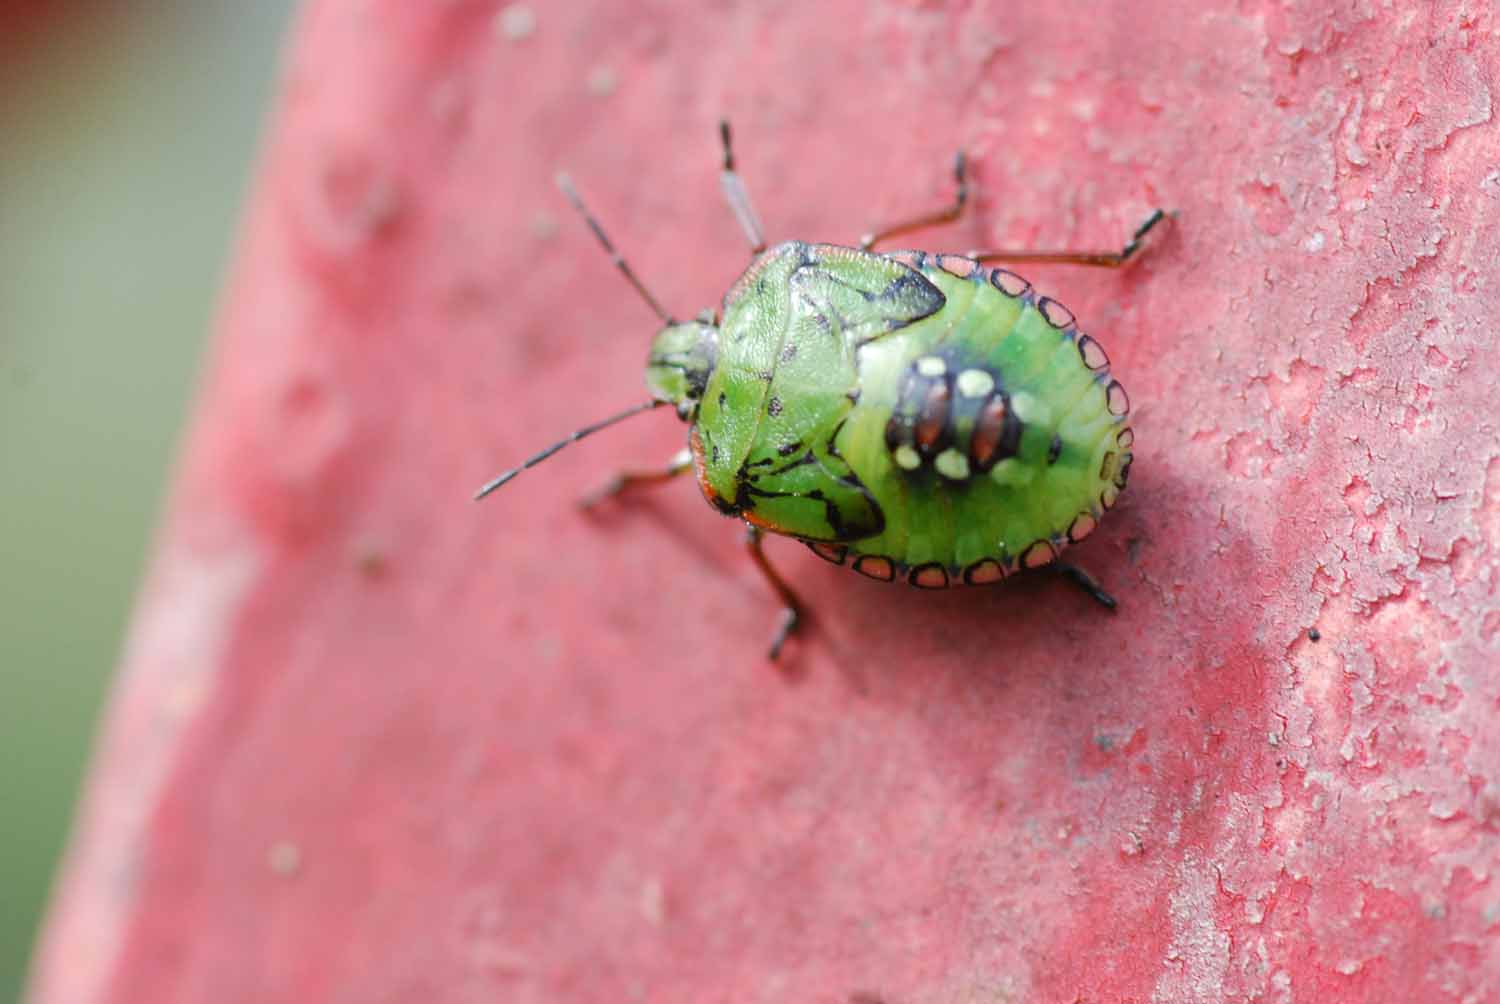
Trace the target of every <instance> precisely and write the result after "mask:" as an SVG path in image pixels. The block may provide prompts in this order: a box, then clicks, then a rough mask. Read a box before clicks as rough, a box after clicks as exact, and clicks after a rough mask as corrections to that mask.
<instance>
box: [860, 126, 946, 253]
mask: <svg viewBox="0 0 1500 1004" xmlns="http://www.w3.org/2000/svg"><path fill="white" fill-rule="evenodd" d="M953 180H954V181H956V182H958V193H957V194H956V195H955V196H954V198H953V205H951V206H947V207H945V208H943V209H939V210H938V211H937V212H933V213H927V214H925V215H923V216H918V217H916V218H914V219H910V220H902V221H901V222H900V223H892V224H889V225H887V226H884V227H881V228H879V229H878V230H872V231H870V232H869V233H867V234H865V235H864V236H863V237H861V238H860V239H859V246H860V249H861V250H863V251H869V250H870V249H871V248H873V247H874V246H875V245H876V244H878V243H880V242H881V241H883V240H887V239H889V238H891V237H895V236H897V235H898V234H905V233H910V232H911V231H913V230H923V229H926V228H927V227H935V226H937V225H938V224H940V223H953V222H955V221H957V220H958V218H959V217H960V216H962V215H963V211H964V206H966V205H967V204H968V202H969V163H968V158H966V157H965V156H964V152H963V151H962V150H960V151H958V154H957V155H956V156H955V157H954V158H953Z"/></svg>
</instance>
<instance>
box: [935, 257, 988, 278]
mask: <svg viewBox="0 0 1500 1004" xmlns="http://www.w3.org/2000/svg"><path fill="white" fill-rule="evenodd" d="M937 263H938V268H940V269H942V270H943V271H944V272H947V273H948V274H949V275H956V276H958V277H959V278H960V279H967V278H969V276H971V275H973V274H974V272H975V270H976V269H978V268H979V262H977V261H975V260H974V259H973V258H965V257H964V256H963V255H961V254H945V255H939V256H938V260H937Z"/></svg>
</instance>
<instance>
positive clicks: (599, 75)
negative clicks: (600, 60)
mask: <svg viewBox="0 0 1500 1004" xmlns="http://www.w3.org/2000/svg"><path fill="white" fill-rule="evenodd" d="M587 83H588V89H589V93H590V94H592V95H593V96H594V97H596V98H607V97H609V96H610V95H611V94H613V93H614V92H615V88H616V87H618V86H619V85H620V78H619V77H617V76H616V75H615V71H614V68H613V67H609V66H596V67H594V68H593V69H592V70H590V71H589V77H588V81H587Z"/></svg>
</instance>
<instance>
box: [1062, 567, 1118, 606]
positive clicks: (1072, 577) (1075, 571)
mask: <svg viewBox="0 0 1500 1004" xmlns="http://www.w3.org/2000/svg"><path fill="white" fill-rule="evenodd" d="M1052 567H1053V568H1055V569H1057V574H1059V575H1061V576H1062V577H1063V578H1065V579H1067V580H1068V581H1069V582H1071V583H1073V584H1074V585H1075V586H1077V587H1078V588H1079V589H1082V590H1083V591H1084V592H1086V593H1088V594H1089V595H1090V596H1092V597H1093V598H1094V601H1095V602H1096V603H1098V604H1099V605H1100V606H1102V607H1104V608H1105V609H1106V610H1113V609H1114V608H1115V607H1116V606H1118V605H1119V604H1118V603H1116V602H1115V598H1114V597H1113V596H1111V595H1109V593H1107V592H1105V591H1104V587H1103V586H1101V585H1099V583H1098V582H1096V581H1095V580H1094V577H1093V576H1092V575H1090V574H1089V573H1088V572H1085V571H1084V570H1083V569H1081V568H1079V567H1078V566H1077V565H1070V564H1068V563H1067V562H1064V561H1059V562H1057V563H1056V564H1054V565H1053V566H1052Z"/></svg>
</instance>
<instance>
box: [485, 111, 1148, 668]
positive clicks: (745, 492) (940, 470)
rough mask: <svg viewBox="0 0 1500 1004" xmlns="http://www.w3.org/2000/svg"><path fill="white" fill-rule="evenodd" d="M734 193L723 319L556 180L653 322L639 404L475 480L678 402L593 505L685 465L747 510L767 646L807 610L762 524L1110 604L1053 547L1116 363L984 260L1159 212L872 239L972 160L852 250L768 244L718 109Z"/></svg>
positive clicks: (1102, 414) (1095, 493)
mask: <svg viewBox="0 0 1500 1004" xmlns="http://www.w3.org/2000/svg"><path fill="white" fill-rule="evenodd" d="M720 132H721V137H722V141H723V151H724V161H723V171H722V173H721V176H720V177H721V181H722V183H723V189H724V193H725V196H726V198H727V200H728V202H729V205H730V208H731V209H732V210H733V212H734V215H735V217H736V218H737V219H738V221H739V223H740V226H741V227H742V229H743V230H744V231H745V234H746V236H747V238H748V239H749V241H750V244H751V247H752V253H753V255H754V258H753V260H752V261H751V263H750V267H749V268H748V269H746V270H745V273H744V274H743V275H742V276H741V277H740V279H739V281H738V282H736V283H735V284H734V287H733V288H732V289H730V290H729V292H728V293H727V294H726V295H725V296H724V302H723V305H722V307H721V309H720V310H719V312H718V313H717V314H714V313H713V312H711V311H710V312H705V313H704V314H703V315H701V316H700V317H699V318H698V319H697V320H693V321H677V320H674V319H673V318H672V316H671V315H670V314H668V313H667V312H666V311H665V310H663V309H662V308H661V306H660V305H659V304H658V303H657V301H656V300H655V298H653V297H652V296H651V294H650V293H649V292H648V291H647V290H646V288H645V286H644V285H643V284H642V283H641V282H640V280H639V279H638V278H637V277H636V276H635V274H634V273H633V272H632V271H631V269H630V267H629V266H628V265H627V264H626V263H625V261H624V259H623V258H622V257H621V256H620V255H619V254H618V253H617V252H616V251H615V249H614V247H613V245H612V244H611V243H610V241H609V239H608V237H606V236H605V233H604V231H603V229H602V228H601V227H600V225H599V223H598V221H597V220H595V219H594V217H593V216H592V215H590V213H589V212H588V210H587V209H586V208H585V207H584V205H583V202H582V200H581V199H580V198H579V197H578V194H577V192H576V191H575V190H574V189H573V187H572V185H571V183H570V182H569V181H568V180H567V178H566V177H560V178H559V179H558V180H559V184H560V185H561V186H562V189H563V191H564V193H565V194H566V195H567V197H568V199H569V201H570V202H572V204H573V205H574V207H575V208H576V209H577V210H578V211H579V212H580V213H581V214H582V215H583V217H584V219H585V221H586V222H587V223H588V225H589V227H590V229H591V230H593V232H594V235H595V237H596V238H597V239H598V240H599V242H600V243H601V244H602V245H603V246H604V248H605V250H606V251H607V252H608V253H609V254H610V256H611V258H612V259H613V261H614V263H615V265H616V266H617V267H618V268H619V269H620V271H621V272H622V273H623V274H624V275H625V277H626V279H628V280H629V281H630V283H631V285H632V286H634V287H635V289H636V290H637V291H638V292H639V293H640V295H641V297H642V298H643V299H644V300H645V301H646V303H647V304H649V305H650V306H651V308H652V309H653V310H654V311H655V312H656V314H657V316H658V317H660V318H661V321H662V328H661V330H660V331H659V332H658V333H657V335H656V337H655V339H654V340H653V341H652V343H651V351H650V353H649V355H648V357H647V362H646V385H647V387H648V388H649V389H650V392H651V400H650V401H648V402H646V403H644V404H641V405H638V406H636V407H634V408H631V409H629V410H627V411H625V412H622V413H620V414H618V415H615V416H613V417H611V418H609V419H606V420H604V421H602V422H599V423H596V424H594V425H591V426H587V427H585V428H583V429H580V430H579V431H577V432H575V433H573V434H572V435H571V436H569V437H567V438H566V439H564V440H563V441H562V442H560V443H557V444H554V445H553V446H551V447H549V448H547V449H546V450H543V451H542V452H541V453H538V454H536V455H535V456H533V457H531V458H530V459H529V460H527V461H526V462H525V463H524V464H522V465H521V466H520V467H517V468H514V469H512V470H509V471H506V472H505V473H503V474H501V475H500V476H499V477H497V478H495V479H494V480H493V481H491V482H490V483H489V484H487V485H485V486H484V488H482V489H481V490H480V491H479V495H478V497H483V496H485V495H487V494H489V493H490V492H492V491H494V490H495V489H496V488H498V487H500V486H501V485H503V484H505V483H506V482H507V481H509V480H510V479H511V478H513V477H515V476H516V475H517V474H519V473H520V472H521V471H522V470H525V469H526V468H529V467H532V466H534V465H535V464H537V463H540V462H541V461H542V460H545V459H546V458H547V457H549V456H551V455H552V454H553V453H555V452H557V451H558V450H559V449H561V448H562V447H563V446H565V445H567V444H568V443H571V442H574V441H576V440H578V439H581V438H583V437H584V436H587V435H589V434H591V433H593V432H595V431H597V430H599V429H602V428H604V427H606V426H608V425H611V424H613V423H615V422H617V421H620V420H621V419H623V418H626V417H629V416H630V415H634V414H638V413H640V412H642V411H646V410H649V409H651V408H654V407H657V406H661V405H670V406H672V407H673V408H675V409H676V411H677V414H678V416H679V417H680V418H682V420H683V421H685V422H687V423H688V426H689V429H688V444H689V446H688V449H686V450H684V451H682V453H681V454H679V455H678V456H677V457H675V458H673V460H672V461H671V463H670V464H668V465H667V466H666V467H664V468H662V469H659V470H654V471H638V472H627V473H623V474H620V475H618V476H616V477H615V478H614V480H613V481H611V482H610V483H609V484H608V485H606V486H605V487H604V489H603V490H601V491H599V492H597V493H595V494H594V495H592V496H589V497H588V498H587V499H585V500H584V504H585V505H593V504H595V503H597V502H599V501H601V500H602V499H604V498H607V497H610V496H613V495H617V494H619V493H620V492H622V491H624V490H626V489H628V488H632V487H635V486H639V485H643V484H648V483H656V482H662V481H666V480H669V479H671V478H673V477H675V476H677V475H679V474H684V473H686V472H688V471H693V472H694V473H695V474H696V475H697V479H698V484H699V487H700V488H701V489H702V491H703V495H704V497H705V498H706V499H707V500H708V501H709V503H710V504H712V505H713V506H714V508H716V509H718V510H719V511H720V512H721V513H723V514H725V515H726V516H733V517H737V518H739V519H742V520H744V521H745V523H746V524H747V525H748V527H749V534H748V543H749V550H750V555H751V557H752V558H753V559H754V561H755V563H756V565H757V566H758V567H759V568H760V570H761V571H762V572H763V573H764V575H765V576H766V579H767V580H768V581H769V583H770V584H771V586H772V588H773V589H775V591H776V593H777V595H778V596H779V597H780V599H781V602H782V605H783V609H782V615H781V621H780V624H779V626H778V628H777V630H776V633H775V636H774V639H773V641H772V644H771V652H770V654H771V658H773V659H774V658H776V657H777V655H778V653H779V652H780V650H781V647H782V643H783V642H784V641H785V640H786V638H787V636H788V635H789V634H790V633H791V632H792V631H793V630H795V628H796V627H797V625H798V624H799V622H800V621H801V620H802V618H803V607H802V604H801V603H800V602H799V600H798V599H797V596H796V594H795V593H794V592H793V591H792V589H791V588H790V587H789V586H788V585H787V583H786V582H785V581H784V580H783V579H782V578H781V576H779V575H778V574H777V573H776V572H775V570H774V569H773V568H772V567H771V566H770V564H769V563H768V562H767V560H766V557H765V554H764V552H763V551H762V535H763V533H765V532H771V533H778V534H783V535H786V536H789V537H795V538H797V539H798V540H801V541H803V542H804V543H806V544H807V545H808V546H809V547H811V548H812V550H813V551H814V552H815V553H817V554H818V555H819V556H820V557H823V558H825V559H827V560H828V561H831V562H833V563H835V564H839V565H847V566H849V567H850V568H852V569H853V570H854V571H856V572H859V573H861V574H862V575H865V576H868V577H870V578H874V579H881V580H885V581H893V580H896V579H902V580H904V581H906V582H908V583H910V584H911V585H913V586H918V587H922V588H929V589H937V588H943V587H946V586H952V585H959V584H974V585H977V584H981V583H990V582H997V581H999V580H1001V579H1004V578H1006V577H1007V576H1010V575H1013V574H1015V573H1018V572H1021V571H1026V570H1032V569H1053V570H1055V571H1057V572H1060V573H1062V574H1063V575H1065V576H1066V577H1067V578H1069V579H1070V580H1072V581H1073V582H1075V583H1077V584H1078V585H1079V586H1081V587H1082V588H1083V589H1085V590H1086V591H1087V592H1088V593H1089V594H1090V595H1091V596H1093V597H1094V598H1095V599H1096V600H1098V601H1099V602H1100V603H1102V604H1103V605H1105V606H1107V607H1111V608H1113V607H1114V605H1115V601H1114V599H1113V597H1111V596H1110V595H1109V594H1108V593H1106V592H1105V591H1104V590H1103V589H1102V588H1101V587H1100V586H1099V585H1098V584H1097V583H1095V582H1094V580H1093V579H1092V578H1090V577H1089V576H1088V575H1086V574H1085V573H1083V572H1082V571H1080V570H1079V569H1077V568H1075V567H1073V566H1071V565H1067V564H1064V563H1062V562H1060V561H1059V560H1058V557H1059V555H1060V554H1061V552H1062V551H1063V549H1064V548H1066V547H1067V546H1068V545H1069V544H1071V543H1076V542H1077V541H1079V540H1081V539H1082V538H1083V537H1085V536H1087V535H1088V534H1089V533H1090V532H1091V531H1092V530H1093V529H1094V527H1095V526H1096V525H1097V524H1098V521H1099V519H1100V518H1101V517H1102V516H1103V515H1104V513H1105V512H1106V511H1107V510H1108V509H1109V508H1110V507H1112V506H1113V505H1114V504H1115V500H1116V498H1117V497H1118V496H1119V493H1120V491H1121V489H1123V488H1124V487H1125V481H1126V478H1127V476H1128V475H1129V472H1130V463H1131V457H1132V444H1133V441H1134V433H1133V432H1132V430H1131V427H1130V419H1129V412H1130V404H1129V399H1128V398H1127V397H1126V394H1125V390H1124V388H1123V387H1121V386H1120V383H1119V381H1117V380H1115V379H1114V378H1113V376H1112V375H1111V373H1110V367H1109V358H1108V357H1107V356H1106V355H1105V353H1104V349H1103V347H1102V346H1101V345H1100V344H1099V342H1098V341H1096V340H1095V339H1094V338H1092V337H1090V336H1088V335H1085V334H1083V333H1082V332H1080V331H1079V330H1078V328H1077V326H1076V325H1075V324H1074V319H1073V315H1072V314H1071V313H1070V312H1069V311H1068V310H1067V309H1066V308H1064V307H1063V306H1062V305H1061V304H1059V303H1058V302H1057V301H1055V300H1052V299H1050V298H1048V297H1045V296H1040V295H1037V294H1036V293H1035V292H1034V291H1033V290H1032V288H1031V285H1030V283H1028V282H1027V281H1026V280H1025V279H1022V278H1021V277H1020V276H1018V275H1016V274H1015V273H1014V272H1010V271H1006V270H1005V269H998V268H996V269H991V268H986V267H985V265H986V264H987V263H991V262H1047V263H1071V264H1079V265H1098V266H1105V267H1118V266H1120V265H1123V264H1125V263H1126V262H1128V261H1130V260H1131V259H1132V258H1133V257H1134V256H1135V255H1136V253H1137V251H1138V250H1139V249H1140V248H1141V246H1142V241H1143V239H1144V238H1145V237H1146V235H1147V233H1148V232H1150V231H1151V230H1152V229H1153V228H1155V227H1156V226H1157V225H1158V224H1160V223H1161V222H1162V221H1163V220H1164V219H1167V218H1168V217H1167V215H1166V214H1165V213H1163V212H1162V211H1161V210H1157V211H1156V212H1154V213H1152V214H1151V216H1150V217H1149V218H1148V219H1147V220H1146V221H1145V223H1143V224H1142V225H1141V226H1140V227H1139V228H1138V229H1137V230H1136V232H1135V234H1134V236H1133V237H1132V238H1131V239H1130V241H1129V242H1128V243H1127V244H1126V245H1125V247H1124V248H1122V249H1121V250H1119V251H1112V252H1104V251H1082V252H1080V251H1041V252H1035V251H1017V250H994V251H979V252H974V253H970V254H965V255H953V254H928V253H925V252H921V251H888V252H879V251H876V250H875V247H876V245H877V244H880V243H881V242H883V241H886V240H888V239H890V238H892V237H895V236H897V235H899V234H905V233H908V232H911V231H914V230H919V229H923V228H926V227H929V226H934V225H937V224H940V223H948V222H952V221H954V220H957V219H958V218H959V216H960V215H961V213H962V212H963V209H964V207H965V205H966V203H967V201H968V199H967V196H968V184H967V177H966V173H965V163H964V157H963V155H962V154H960V155H959V156H958V158H957V161H956V164H955V171H954V173H955V175H956V179H957V183H958V187H957V195H956V197H955V199H954V201H953V203H952V204H951V205H949V206H947V207H946V208H944V209H942V210H940V211H937V212H934V213H930V214H927V215H925V216H921V217H918V218H916V219H911V220H905V221H902V222H900V223H897V224H894V225H892V226H887V227H884V228H881V229H878V230H876V231H873V232H871V233H868V234H866V235H865V236H864V238H863V239H862V240H861V241H860V242H859V246H858V247H841V246H838V245H832V244H805V243H801V242H798V241H791V242H787V243H784V244H778V245H777V246H775V247H773V248H769V249H767V248H766V246H765V241H764V240H763V238H762V236H761V228H760V223H759V222H758V220H757V218H756V215H755V213H754V211H753V209H752V208H751V205H750V200H749V197H748V195H747V193H746V190H745V187H744V185H743V183H742V182H741V180H740V177H739V175H738V174H737V173H736V172H735V168H734V158H733V152H732V147H731V145H730V136H729V127H728V125H727V124H721V126H720Z"/></svg>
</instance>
